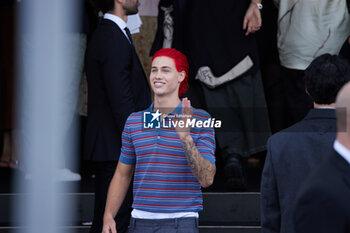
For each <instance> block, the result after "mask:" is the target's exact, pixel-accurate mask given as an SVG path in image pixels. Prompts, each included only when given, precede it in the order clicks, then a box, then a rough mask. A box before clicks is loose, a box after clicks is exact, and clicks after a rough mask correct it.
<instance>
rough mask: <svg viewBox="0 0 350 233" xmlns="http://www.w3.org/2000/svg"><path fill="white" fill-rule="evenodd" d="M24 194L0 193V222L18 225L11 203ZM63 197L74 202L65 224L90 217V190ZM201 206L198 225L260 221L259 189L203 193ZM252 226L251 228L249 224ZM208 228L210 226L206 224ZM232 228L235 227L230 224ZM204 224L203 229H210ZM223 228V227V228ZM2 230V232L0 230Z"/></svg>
mask: <svg viewBox="0 0 350 233" xmlns="http://www.w3.org/2000/svg"><path fill="white" fill-rule="evenodd" d="M26 195H27V194H18V193H17V194H16V193H4V194H0V206H1V210H0V226H4V227H5V226H20V225H21V224H20V222H11V219H10V216H11V205H12V203H15V202H17V201H18V198H20V197H23V196H26ZM61 197H62V198H63V199H64V201H67V202H69V203H75V204H74V205H73V206H72V207H71V209H70V211H71V213H72V216H73V218H69V219H64V218H63V219H62V222H64V223H65V225H72V226H75V225H81V223H82V222H90V221H92V218H93V207H94V194H93V193H65V194H62V196H61ZM203 201H204V210H203V211H202V212H200V218H199V223H200V225H201V226H214V227H217V226H227V227H234V226H246V227H248V228H247V230H248V231H249V232H251V230H252V229H253V230H254V229H256V228H254V227H258V226H259V225H260V193H258V192H250V193H244V192H240V193H238V192H231V193H215V192H206V193H203ZM249 227H252V228H249ZM208 229H209V230H210V228H208ZM233 229H234V228H233ZM209 230H207V228H203V230H202V231H203V232H209ZM222 230H223V231H225V230H226V229H225V228H223V229H222ZM0 233H1V232H0Z"/></svg>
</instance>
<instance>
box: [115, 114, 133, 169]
mask: <svg viewBox="0 0 350 233" xmlns="http://www.w3.org/2000/svg"><path fill="white" fill-rule="evenodd" d="M119 161H120V162H122V163H125V164H129V165H132V164H136V155H135V148H134V145H133V143H132V139H131V132H130V117H128V119H127V120H126V123H125V126H124V130H123V133H122V147H121V152H120V157H119Z"/></svg>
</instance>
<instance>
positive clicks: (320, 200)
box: [294, 151, 350, 233]
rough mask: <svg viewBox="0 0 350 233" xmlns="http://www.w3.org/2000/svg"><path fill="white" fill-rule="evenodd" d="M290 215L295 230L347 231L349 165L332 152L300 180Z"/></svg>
mask: <svg viewBox="0 0 350 233" xmlns="http://www.w3.org/2000/svg"><path fill="white" fill-rule="evenodd" d="M294 216H295V231H296V232H297V233H304V232H305V233H306V232H307V233H310V232H317V233H349V232H350V164H349V163H348V162H347V161H346V160H345V159H344V158H343V157H341V155H339V154H338V153H337V152H336V151H333V152H332V153H331V155H330V157H329V158H327V160H325V161H324V162H323V163H322V164H320V165H319V166H318V167H317V169H315V171H314V172H313V173H312V174H311V175H310V176H309V177H308V179H307V180H306V181H305V182H304V184H303V186H302V188H301V189H300V193H299V195H298V198H297V205H296V209H295V214H294Z"/></svg>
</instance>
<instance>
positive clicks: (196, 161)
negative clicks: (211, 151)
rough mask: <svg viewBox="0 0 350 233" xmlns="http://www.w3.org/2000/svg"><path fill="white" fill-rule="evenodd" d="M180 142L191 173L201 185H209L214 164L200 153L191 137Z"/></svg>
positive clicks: (212, 177) (212, 176)
mask: <svg viewBox="0 0 350 233" xmlns="http://www.w3.org/2000/svg"><path fill="white" fill-rule="evenodd" d="M181 144H182V147H183V149H184V151H185V155H186V157H187V162H188V164H189V165H190V168H191V170H192V173H193V175H194V176H195V177H196V178H197V179H198V181H199V183H200V184H201V185H202V186H203V187H208V186H210V185H211V184H212V182H213V179H214V175H215V172H216V167H215V165H214V164H213V163H211V162H210V161H209V160H207V159H206V158H204V157H203V156H202V155H201V154H200V152H199V151H198V149H197V147H196V145H195V144H194V142H193V139H192V138H191V139H190V140H188V139H183V140H181Z"/></svg>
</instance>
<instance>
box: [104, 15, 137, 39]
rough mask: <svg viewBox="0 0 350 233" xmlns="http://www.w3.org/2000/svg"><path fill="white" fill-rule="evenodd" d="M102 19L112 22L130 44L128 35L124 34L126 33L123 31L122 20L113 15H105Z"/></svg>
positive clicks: (124, 25) (123, 23) (124, 26)
mask: <svg viewBox="0 0 350 233" xmlns="http://www.w3.org/2000/svg"><path fill="white" fill-rule="evenodd" d="M103 18H104V19H108V20H111V21H113V22H114V23H115V24H117V25H118V27H119V28H120V30H122V32H123V33H124V35H125V37H126V38H127V39H128V41H129V42H130V43H131V41H130V39H129V37H128V35H127V34H126V31H125V30H124V28H126V23H125V22H124V20H122V19H121V18H120V17H118V16H116V15H113V14H109V13H106V14H104V16H103Z"/></svg>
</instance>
